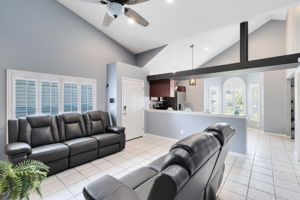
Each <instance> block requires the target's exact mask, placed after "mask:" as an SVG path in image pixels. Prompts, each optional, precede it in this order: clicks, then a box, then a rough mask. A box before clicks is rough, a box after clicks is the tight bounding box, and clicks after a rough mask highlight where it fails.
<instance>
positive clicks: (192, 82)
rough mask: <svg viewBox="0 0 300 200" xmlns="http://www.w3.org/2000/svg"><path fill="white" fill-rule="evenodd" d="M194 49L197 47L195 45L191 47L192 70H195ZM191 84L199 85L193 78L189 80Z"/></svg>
mask: <svg viewBox="0 0 300 200" xmlns="http://www.w3.org/2000/svg"><path fill="white" fill-rule="evenodd" d="M194 47H195V45H193V44H192V45H191V46H190V48H191V49H192V70H193V69H194ZM189 84H190V86H196V85H197V82H196V79H194V78H191V79H190V80H189Z"/></svg>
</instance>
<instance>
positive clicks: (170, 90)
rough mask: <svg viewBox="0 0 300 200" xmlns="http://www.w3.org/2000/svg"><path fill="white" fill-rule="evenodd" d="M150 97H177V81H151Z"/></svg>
mask: <svg viewBox="0 0 300 200" xmlns="http://www.w3.org/2000/svg"><path fill="white" fill-rule="evenodd" d="M150 97H175V81H174V80H170V79H164V80H155V81H150Z"/></svg>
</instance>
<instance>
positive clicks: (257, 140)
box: [246, 134, 261, 200]
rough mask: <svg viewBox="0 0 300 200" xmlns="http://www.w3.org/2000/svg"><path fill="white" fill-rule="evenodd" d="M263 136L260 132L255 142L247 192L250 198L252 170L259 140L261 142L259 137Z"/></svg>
mask: <svg viewBox="0 0 300 200" xmlns="http://www.w3.org/2000/svg"><path fill="white" fill-rule="evenodd" d="M260 137H261V135H260V134H259V135H258V137H257V139H256V144H255V150H254V154H253V159H252V164H251V171H250V177H249V181H248V186H247V192H246V199H247V200H248V199H249V198H248V194H249V188H250V182H251V177H252V172H253V166H254V160H255V156H256V151H257V146H258V142H259V138H260Z"/></svg>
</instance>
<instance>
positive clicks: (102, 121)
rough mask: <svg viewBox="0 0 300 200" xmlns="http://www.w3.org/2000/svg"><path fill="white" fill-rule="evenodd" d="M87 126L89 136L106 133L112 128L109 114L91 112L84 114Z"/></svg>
mask: <svg viewBox="0 0 300 200" xmlns="http://www.w3.org/2000/svg"><path fill="white" fill-rule="evenodd" d="M84 121H85V126H86V129H87V134H88V135H97V134H101V133H105V130H106V128H107V127H108V126H110V121H109V115H108V113H107V112H102V111H91V112H87V113H85V114H84Z"/></svg>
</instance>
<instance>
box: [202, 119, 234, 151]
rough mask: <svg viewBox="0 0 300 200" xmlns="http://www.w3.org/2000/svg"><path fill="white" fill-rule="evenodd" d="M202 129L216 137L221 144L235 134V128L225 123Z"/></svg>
mask: <svg viewBox="0 0 300 200" xmlns="http://www.w3.org/2000/svg"><path fill="white" fill-rule="evenodd" d="M204 131H205V132H208V133H211V134H213V135H214V136H215V137H216V138H218V140H219V141H220V143H221V145H222V146H223V145H224V144H225V143H226V142H227V141H228V140H229V139H230V138H231V137H232V136H233V135H234V134H235V129H234V128H233V127H232V126H230V125H229V124H226V123H218V124H215V125H213V126H210V127H208V128H207V129H205V130H204Z"/></svg>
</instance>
